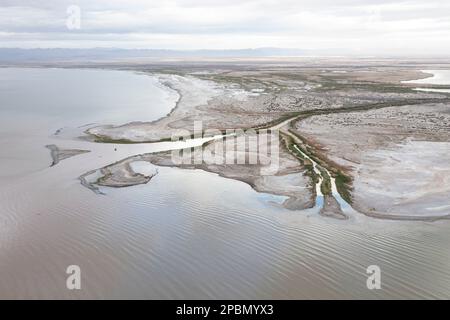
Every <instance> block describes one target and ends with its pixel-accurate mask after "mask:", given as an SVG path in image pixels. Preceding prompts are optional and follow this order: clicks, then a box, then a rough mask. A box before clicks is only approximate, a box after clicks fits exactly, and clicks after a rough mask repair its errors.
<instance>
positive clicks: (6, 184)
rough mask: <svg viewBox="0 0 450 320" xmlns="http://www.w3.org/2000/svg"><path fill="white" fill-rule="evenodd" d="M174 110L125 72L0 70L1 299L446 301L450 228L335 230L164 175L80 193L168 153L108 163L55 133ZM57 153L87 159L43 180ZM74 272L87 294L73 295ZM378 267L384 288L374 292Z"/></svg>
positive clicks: (215, 181) (234, 187)
mask: <svg viewBox="0 0 450 320" xmlns="http://www.w3.org/2000/svg"><path fill="white" fill-rule="evenodd" d="M74 85H75V87H76V89H74V88H73V86H74ZM94 89H95V90H94ZM176 98H177V97H176V95H175V94H174V93H173V92H171V91H168V90H167V89H165V88H163V87H161V86H160V85H159V84H158V83H157V81H156V80H155V79H154V78H152V77H150V76H144V75H137V74H133V73H127V72H118V71H99V70H61V69H50V70H49V69H0V124H1V126H0V163H1V169H0V298H80V297H81V298H190V299H196V298H234V299H241V298H242V299H246V298H260V299H264V298H450V250H448V248H449V247H450V223H448V222H436V223H421V222H393V221H381V220H375V219H369V218H365V217H363V216H358V217H355V219H352V220H351V221H345V222H340V221H336V220H333V219H327V218H322V217H320V216H318V215H317V214H316V213H314V212H311V211H309V212H299V211H298V212H293V211H289V210H286V209H283V208H282V207H280V205H279V204H278V203H277V199H276V197H269V196H266V195H262V194H258V193H256V192H255V191H253V190H252V189H251V188H250V187H249V186H247V185H246V184H244V183H241V182H238V181H234V180H230V179H224V178H221V177H218V176H217V175H215V174H211V173H206V172H203V171H199V170H181V169H173V168H158V170H159V174H158V175H157V176H156V177H155V178H154V179H153V180H152V181H151V182H150V183H149V184H147V185H141V186H135V187H131V188H125V189H110V188H105V189H104V190H103V191H105V193H106V195H104V196H102V195H96V194H94V193H93V192H91V191H90V190H88V189H86V188H83V187H82V186H81V185H80V184H79V181H78V180H77V177H78V176H79V175H80V174H83V173H85V172H87V171H89V170H92V169H95V168H99V167H102V166H104V165H107V164H109V163H112V162H114V161H117V160H120V159H121V158H123V157H126V156H128V155H130V154H134V153H141V152H151V151H158V150H163V149H167V148H170V146H171V145H170V143H161V144H153V145H145V144H144V145H123V146H122V145H121V146H119V147H118V151H117V152H114V151H113V148H114V146H113V145H102V144H94V143H89V142H83V141H79V140H76V139H73V138H68V137H65V136H63V137H59V138H57V137H55V136H53V133H54V131H55V130H57V129H58V128H61V127H64V128H77V127H78V126H83V125H86V124H88V123H92V122H95V123H105V124H107V123H122V122H128V121H132V120H142V119H146V120H152V119H157V118H159V117H161V116H162V115H164V114H166V113H167V112H168V111H169V110H170V109H171V108H172V107H173V105H174V103H175V101H176ZM134 117H135V118H134ZM68 130H69V129H68ZM50 143H55V144H57V145H58V146H60V147H64V148H66V147H67V148H81V149H88V150H91V151H92V152H90V153H86V154H83V155H80V156H77V157H73V158H70V159H67V160H64V161H63V162H61V163H60V164H58V165H57V166H55V167H52V168H49V167H48V166H49V164H50V163H51V159H50V155H49V152H48V150H47V149H45V148H44V146H45V145H46V144H50ZM72 264H77V265H79V266H80V267H81V270H82V290H79V291H69V290H67V289H66V276H67V275H66V274H65V270H66V268H67V266H68V265H72ZM372 264H376V265H378V266H380V268H381V270H382V289H381V290H375V291H371V290H368V289H367V288H366V272H365V271H366V268H367V267H368V266H369V265H372Z"/></svg>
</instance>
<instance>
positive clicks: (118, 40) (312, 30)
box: [0, 0, 450, 55]
mask: <svg viewBox="0 0 450 320" xmlns="http://www.w3.org/2000/svg"><path fill="white" fill-rule="evenodd" d="M70 5H77V6H78V7H79V8H80V9H81V29H68V28H67V26H66V22H67V18H68V13H67V8H68V7H69V6H70ZM449 16H450V2H449V1H447V0H431V1H416V0H411V1H401V0H400V1H399V0H334V1H333V0H259V1H254V0H244V1H238V0H227V1H225V0H215V1H210V0H208V1H207V0H172V1H170V0H169V1H161V0H158V1H153V0H150V1H149V0H146V1H144V0H124V1H118V0H109V1H107V0H90V1H87V0H78V1H76V0H72V1H65V0H63V1H61V0H58V1H57V0H49V1H37V0H14V1H10V0H2V1H1V3H0V46H1V47H21V48H31V47H66V48H88V47H120V48H168V49H200V48H202V49H237V48H249V47H290V48H305V49H316V50H324V49H329V50H331V51H333V50H334V51H336V54H340V53H354V54H365V55H366V54H377V55H398V54H401V55H407V54H411V55H417V54H432V55H446V54H449V53H450V19H449V18H448V17H449Z"/></svg>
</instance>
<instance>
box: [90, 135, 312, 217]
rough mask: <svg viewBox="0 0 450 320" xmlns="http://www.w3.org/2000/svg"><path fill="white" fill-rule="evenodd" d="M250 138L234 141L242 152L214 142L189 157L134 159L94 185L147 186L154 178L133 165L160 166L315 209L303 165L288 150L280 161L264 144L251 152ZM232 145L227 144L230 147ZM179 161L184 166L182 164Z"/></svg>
mask: <svg viewBox="0 0 450 320" xmlns="http://www.w3.org/2000/svg"><path fill="white" fill-rule="evenodd" d="M242 138H247V139H242ZM248 138H249V137H244V136H242V137H241V138H240V139H237V138H236V139H232V141H233V142H232V143H234V144H235V147H236V148H233V149H235V150H236V149H237V150H241V151H235V150H233V151H229V150H228V149H226V148H225V149H224V143H223V142H222V140H218V141H217V140H214V141H211V142H210V143H207V144H205V145H204V146H203V148H202V147H199V148H197V149H196V150H195V151H193V152H192V151H191V150H190V151H189V152H190V156H189V157H187V156H185V155H183V153H182V152H181V151H176V155H175V157H174V153H173V151H166V152H159V153H154V154H145V155H139V156H135V157H131V158H128V159H125V160H123V161H120V162H118V163H116V164H113V165H111V166H108V167H106V168H103V169H101V177H99V178H98V179H97V181H96V182H94V183H93V184H94V185H100V186H108V187H123V186H130V185H136V184H142V183H147V182H148V181H149V180H150V179H151V177H152V175H151V176H144V175H141V174H137V173H135V172H133V170H132V168H131V167H130V164H132V163H134V162H136V161H140V162H144V161H146V162H148V163H151V164H154V165H156V166H163V167H178V168H183V169H200V170H204V171H208V172H212V173H216V174H218V175H220V176H222V177H225V178H230V179H235V180H239V181H242V182H245V183H247V184H249V185H250V186H251V187H252V188H253V189H255V190H256V191H258V192H262V193H269V194H273V195H278V196H284V197H287V199H286V200H285V201H284V202H283V206H284V207H285V208H288V209H291V210H302V209H306V208H310V207H312V206H314V192H313V188H314V186H313V185H312V184H311V182H310V180H309V178H308V177H307V176H306V174H305V168H304V167H303V166H302V165H301V164H300V163H299V161H298V160H297V159H296V158H295V157H294V156H292V154H291V153H290V152H288V151H287V150H286V149H284V148H282V149H280V150H279V155H278V154H276V155H274V156H276V157H277V158H276V159H275V158H273V159H272V157H271V154H270V151H269V150H267V145H266V144H260V145H259V146H258V148H257V150H255V151H254V150H250V149H249V148H248V147H247V146H248V144H247V142H246V141H248ZM252 138H256V137H255V136H252ZM229 141H230V140H227V143H229ZM277 143H278V140H277ZM179 152H181V153H179ZM277 152H278V151H277ZM230 158H231V159H241V160H242V161H247V162H245V163H246V164H245V163H244V164H238V163H237V160H236V162H235V163H229V162H228V160H227V159H230ZM249 159H255V162H254V164H249ZM274 159H275V160H274ZM179 160H182V161H183V162H184V163H180V162H179ZM155 174H156V173H155Z"/></svg>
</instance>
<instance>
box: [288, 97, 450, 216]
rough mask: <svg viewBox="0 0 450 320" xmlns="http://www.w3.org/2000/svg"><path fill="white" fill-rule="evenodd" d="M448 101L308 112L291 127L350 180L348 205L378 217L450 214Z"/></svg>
mask: <svg viewBox="0 0 450 320" xmlns="http://www.w3.org/2000/svg"><path fill="white" fill-rule="evenodd" d="M449 121H450V105H449V104H424V105H414V106H403V107H392V108H383V109H379V110H370V111H366V112H353V113H352V112H349V113H341V114H327V115H320V116H313V117H310V118H308V119H305V120H302V121H299V122H298V123H297V124H296V131H297V132H298V133H299V134H300V135H302V136H304V137H306V138H307V139H308V140H309V141H310V142H311V143H312V144H314V145H315V146H316V147H317V148H318V149H320V150H322V152H323V153H324V154H326V156H327V157H328V158H329V159H330V160H331V161H332V162H334V163H336V164H338V165H339V166H341V167H343V168H346V169H347V171H348V172H349V173H350V175H351V176H352V179H353V191H352V197H353V199H354V201H353V206H354V208H355V209H357V210H358V211H360V212H362V213H365V214H367V215H371V216H375V217H379V218H388V219H389V218H392V219H415V220H434V219H439V218H449V217H450V207H449V205H450V202H449V200H448V197H447V196H446V195H448V192H449V188H450V167H449V165H448V163H450V156H449V152H448V151H449V150H450V131H449V130H448V123H449Z"/></svg>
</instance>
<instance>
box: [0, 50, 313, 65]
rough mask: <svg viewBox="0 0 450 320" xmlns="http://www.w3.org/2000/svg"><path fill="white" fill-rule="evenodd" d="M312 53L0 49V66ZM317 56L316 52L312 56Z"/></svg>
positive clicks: (309, 52) (279, 51) (303, 54)
mask: <svg viewBox="0 0 450 320" xmlns="http://www.w3.org/2000/svg"><path fill="white" fill-rule="evenodd" d="M312 54H313V52H312V51H311V50H301V49H286V48H256V49H239V50H164V49H116V48H92V49H63V48H61V49H19V48H0V62H3V63H7V62H40V61H42V62H47V61H53V62H55V61H91V60H92V61H96V60H120V59H132V58H135V59H138V58H141V59H145V58H196V57H198V58H201V57H208V58H231V57H236V58H239V57H242V58H246V57H275V56H277V57H292V56H307V55H312ZM315 54H317V52H315Z"/></svg>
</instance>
